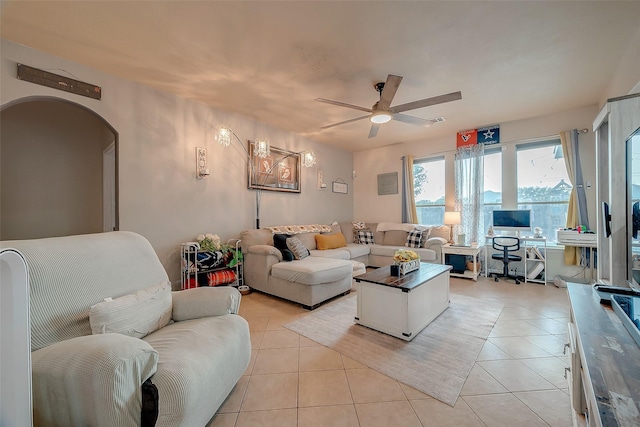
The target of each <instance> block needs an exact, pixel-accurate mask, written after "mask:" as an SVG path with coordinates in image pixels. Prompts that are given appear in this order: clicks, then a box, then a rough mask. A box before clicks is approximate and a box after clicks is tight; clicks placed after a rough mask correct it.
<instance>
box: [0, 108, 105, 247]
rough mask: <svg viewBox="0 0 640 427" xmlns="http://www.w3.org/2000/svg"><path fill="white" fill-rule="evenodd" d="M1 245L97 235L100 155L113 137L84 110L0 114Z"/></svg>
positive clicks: (20, 110)
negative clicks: (10, 242) (89, 234)
mask: <svg viewBox="0 0 640 427" xmlns="http://www.w3.org/2000/svg"><path fill="white" fill-rule="evenodd" d="M0 123H1V128H0V129H1V133H0V141H2V143H1V144H0V156H1V168H0V173H1V174H2V177H1V183H2V185H1V191H0V197H1V201H0V239H4V240H9V239H33V238H40V237H53V236H66V235H70V234H85V233H97V232H101V231H102V229H103V228H102V225H103V221H102V152H103V150H104V149H105V148H106V147H107V146H108V144H109V143H110V142H111V141H113V138H114V136H113V134H109V133H106V132H105V131H104V128H105V125H104V124H103V122H102V121H101V120H100V119H99V118H97V117H96V116H95V115H93V114H92V113H90V112H88V111H87V110H86V109H84V108H81V107H78V106H75V105H72V104H70V103H67V102H52V101H30V102H24V103H19V104H17V105H11V106H9V107H8V108H6V109H4V110H3V111H2V112H1V113H0Z"/></svg>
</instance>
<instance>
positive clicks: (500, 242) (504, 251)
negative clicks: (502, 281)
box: [491, 237, 522, 285]
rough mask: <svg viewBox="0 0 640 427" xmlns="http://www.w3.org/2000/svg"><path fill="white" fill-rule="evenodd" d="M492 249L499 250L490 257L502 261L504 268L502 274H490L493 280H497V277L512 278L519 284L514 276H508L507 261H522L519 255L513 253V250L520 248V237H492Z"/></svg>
mask: <svg viewBox="0 0 640 427" xmlns="http://www.w3.org/2000/svg"><path fill="white" fill-rule="evenodd" d="M492 244H493V249H495V250H496V251H500V253H499V254H492V255H491V259H495V260H497V261H502V264H503V266H504V269H503V271H502V274H496V273H494V274H492V275H491V276H492V277H493V280H495V281H496V282H497V281H498V277H504V278H506V279H513V280H514V281H515V282H516V285H519V284H520V280H519V279H518V278H517V277H515V276H509V263H510V262H517V261H522V257H521V256H520V255H513V254H512V253H513V252H517V251H519V250H520V239H519V238H517V237H494V238H493V242H492Z"/></svg>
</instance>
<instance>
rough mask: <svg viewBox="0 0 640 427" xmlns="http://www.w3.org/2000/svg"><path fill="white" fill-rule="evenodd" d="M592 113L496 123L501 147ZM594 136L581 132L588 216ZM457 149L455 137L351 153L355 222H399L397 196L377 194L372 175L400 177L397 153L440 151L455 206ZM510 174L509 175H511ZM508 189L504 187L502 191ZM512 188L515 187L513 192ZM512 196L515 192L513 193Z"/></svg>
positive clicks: (573, 124)
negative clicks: (353, 172)
mask: <svg viewBox="0 0 640 427" xmlns="http://www.w3.org/2000/svg"><path fill="white" fill-rule="evenodd" d="M596 114H597V108H596V106H595V105H594V106H591V107H587V108H581V109H577V110H571V111H566V112H563V113H558V114H550V115H546V116H541V117H534V118H529V119H525V120H518V121H514V122H506V123H501V124H500V139H501V141H503V142H502V143H501V145H503V146H505V147H506V148H505V150H507V153H506V155H505V159H507V158H509V156H508V154H509V152H510V151H513V146H514V143H515V142H517V141H522V140H528V139H535V138H541V137H548V136H553V135H558V134H559V132H561V131H566V130H571V129H574V128H577V129H589V130H590V129H591V123H592V121H593V118H594V117H595V115H596ZM594 143H595V137H594V134H593V133H592V132H591V131H589V132H588V133H587V134H581V135H580V147H581V160H582V167H583V177H584V181H585V182H586V181H591V182H592V184H593V186H592V188H591V189H589V190H587V199H588V202H587V203H588V204H589V206H588V209H589V216H590V217H594V215H595V158H594ZM455 149H456V140H455V135H451V136H449V137H446V138H438V139H432V140H427V141H423V142H415V143H403V144H397V145H392V146H388V147H383V148H379V149H375V150H367V151H361V152H357V153H355V154H354V160H353V161H354V169H355V171H356V174H357V179H356V180H355V184H354V186H355V188H356V194H355V201H354V202H355V208H354V215H355V218H356V219H358V220H364V221H370V222H378V221H399V220H400V219H401V217H402V211H401V197H402V196H401V194H400V191H399V192H398V194H395V195H384V196H378V188H377V175H378V174H382V173H388V172H398V176H401V172H402V171H401V169H402V163H401V160H400V157H401V156H403V155H413V156H414V157H415V158H422V157H429V156H433V155H444V156H445V162H446V166H447V169H446V171H445V174H446V180H447V182H446V192H447V199H446V204H447V206H448V207H451V208H453V205H454V199H453V197H454V193H455V185H454V170H453V156H454V152H455ZM504 167H505V168H510V167H515V165H514V163H513V162H511V163H509V162H506V163H505V165H504ZM512 176H513V175H512ZM504 191H507V189H506V188H503V192H504ZM514 191H515V190H514ZM514 194H515V192H514Z"/></svg>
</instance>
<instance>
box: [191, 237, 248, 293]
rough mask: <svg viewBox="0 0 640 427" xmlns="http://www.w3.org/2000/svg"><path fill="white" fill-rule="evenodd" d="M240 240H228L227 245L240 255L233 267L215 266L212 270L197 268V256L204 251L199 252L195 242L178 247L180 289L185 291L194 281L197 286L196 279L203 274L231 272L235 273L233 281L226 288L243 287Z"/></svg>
mask: <svg viewBox="0 0 640 427" xmlns="http://www.w3.org/2000/svg"><path fill="white" fill-rule="evenodd" d="M240 242H241V240H240V239H229V240H228V241H227V245H229V246H231V247H233V248H234V249H233V250H234V251H235V253H236V254H240V255H239V256H240V259H239V260H238V262H237V263H236V264H235V265H234V266H233V267H227V266H226V265H222V266H216V267H212V268H200V267H199V266H198V262H197V260H198V254H199V253H204V252H205V251H201V250H200V245H199V244H198V243H197V242H186V243H182V244H181V245H180V288H181V289H187V288H188V287H189V286H188V284H189V282H190V281H191V280H194V281H195V283H196V284H198V286H199V283H200V282H199V281H198V278H199V277H201V275H203V274H205V275H206V274H207V273H211V272H214V271H222V270H232V271H233V272H234V273H235V276H236V277H235V280H234V281H233V282H231V283H227V284H226V286H234V287H238V286H241V285H243V283H244V277H243V260H242V252H241V250H240Z"/></svg>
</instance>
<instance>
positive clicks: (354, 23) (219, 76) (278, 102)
mask: <svg viewBox="0 0 640 427" xmlns="http://www.w3.org/2000/svg"><path fill="white" fill-rule="evenodd" d="M0 18H1V24H2V26H1V34H2V37H3V38H5V39H8V40H12V41H15V42H17V43H21V44H24V45H27V46H31V47H33V48H35V49H37V50H40V51H43V52H47V53H51V54H54V55H57V56H61V57H64V58H68V59H70V60H73V61H75V62H79V63H82V64H86V65H89V66H92V67H94V68H97V69H100V70H103V71H105V72H107V73H110V74H113V75H117V76H119V77H122V78H125V79H129V80H133V81H138V82H141V83H144V84H147V85H149V86H152V87H155V88H158V89H161V90H164V91H168V92H173V93H175V94H177V95H179V96H181V97H185V98H190V99H194V100H198V101H201V102H204V103H206V104H209V105H212V106H213V107H216V108H218V109H222V110H225V111H231V112H235V113H240V114H243V115H246V116H249V117H253V118H255V119H257V120H258V121H260V122H264V123H267V124H269V125H271V126H275V127H278V128H281V129H285V130H288V131H291V132H294V133H297V134H300V135H304V136H306V137H308V138H310V139H313V140H316V141H319V142H322V143H326V144H332V145H335V146H338V147H340V148H343V149H346V150H349V151H359V150H364V149H368V148H372V147H379V146H384V145H389V144H394V143H398V142H407V141H421V140H428V139H430V138H433V137H439V136H443V135H455V132H457V131H459V130H465V129H469V128H475V127H479V126H483V125H491V124H497V123H500V122H507V121H511V120H517V119H522V118H527V117H533V116H538V115H542V114H549V113H553V112H557V111H564V110H569V109H573V108H580V107H585V106H589V105H594V104H598V102H599V100H600V98H601V97H602V96H603V94H604V93H605V91H606V89H607V85H608V84H609V82H610V80H611V78H612V76H613V75H614V73H615V70H616V69H617V68H618V65H619V64H620V61H621V59H622V56H623V54H624V52H625V51H626V50H628V49H634V48H635V49H637V48H638V47H637V46H635V47H634V46H631V45H630V40H632V39H633V37H634V35H635V34H636V33H637V32H638V31H640V28H639V26H638V22H639V18H640V2H638V1H631V2H611V1H605V2H590V1H571V2H549V1H536V2H521V1H511V2H479V1H474V2H432V1H412V2H405V1H374V2H369V1H349V2H347V1H344V2H333V1H297V2H287V1H282V2H276V1H256V2H240V1H230V2H220V1H169V2H166V1H162V2H161V1H130V2H126V1H118V2H116V1H86V2H80V1H44V2H34V1H15V2H14V1H6V0H4V1H2V3H1V9H0ZM27 65H29V64H27ZM388 74H397V75H401V76H403V77H404V79H403V80H402V83H401V85H400V88H399V90H398V92H397V94H396V96H395V98H394V100H393V102H392V104H391V105H392V106H394V105H398V104H402V103H406V102H411V101H414V100H418V99H422V98H428V97H432V96H436V95H441V94H445V93H449V92H454V91H458V90H460V91H462V100H460V101H454V102H451V103H447V104H441V105H437V106H430V107H425V108H421V109H418V110H413V111H411V112H408V114H411V115H413V116H416V117H421V118H425V119H428V118H432V117H437V116H444V117H445V118H446V122H444V123H439V124H436V125H433V126H431V127H429V128H421V127H417V126H412V125H410V124H406V123H400V122H396V121H392V122H390V123H387V124H385V125H382V128H381V129H380V131H379V133H378V136H377V137H376V138H372V139H368V138H367V136H368V132H369V126H370V123H369V122H368V121H367V120H360V121H357V122H354V123H350V124H346V125H342V126H338V127H335V128H331V129H326V130H320V127H321V126H324V125H328V124H332V123H335V122H339V121H343V120H348V119H351V118H355V117H359V116H361V115H363V113H362V112H360V111H357V110H352V109H348V108H342V107H338V106H333V105H328V104H323V103H320V102H317V101H315V98H328V99H332V100H337V101H341V102H345V103H349V104H355V105H359V106H362V107H366V108H370V107H371V106H372V105H373V104H374V103H375V102H376V101H377V100H378V93H377V92H376V91H375V90H374V88H373V84H374V83H375V82H378V81H384V80H385V79H386V77H387V75H388ZM77 77H78V78H79V79H80V80H82V76H77ZM639 78H640V76H639ZM107 90H108V88H107ZM620 95H624V94H620Z"/></svg>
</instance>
